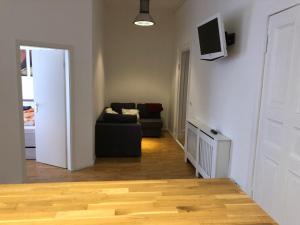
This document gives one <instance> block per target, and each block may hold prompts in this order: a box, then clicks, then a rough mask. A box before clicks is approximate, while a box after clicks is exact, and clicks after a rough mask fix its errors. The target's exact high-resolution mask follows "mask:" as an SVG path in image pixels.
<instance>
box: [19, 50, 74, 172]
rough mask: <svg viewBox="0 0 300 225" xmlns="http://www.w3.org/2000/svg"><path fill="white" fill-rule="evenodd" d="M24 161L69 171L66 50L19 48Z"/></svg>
mask: <svg viewBox="0 0 300 225" xmlns="http://www.w3.org/2000/svg"><path fill="white" fill-rule="evenodd" d="M19 52H20V74H21V87H22V103H21V104H22V107H21V108H23V116H24V140H25V156H26V160H35V161H36V162H38V163H43V164H47V165H51V166H55V167H60V168H64V169H70V165H69V164H70V163H68V162H70V160H69V158H70V147H71V146H70V143H71V135H70V133H71V132H70V117H71V116H70V74H69V71H70V69H69V65H70V63H69V50H68V49H57V48H46V47H36V46H27V45H20V46H19Z"/></svg>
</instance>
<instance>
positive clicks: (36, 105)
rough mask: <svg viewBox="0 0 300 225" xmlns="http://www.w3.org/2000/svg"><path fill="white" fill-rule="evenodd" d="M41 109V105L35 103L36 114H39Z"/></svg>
mask: <svg viewBox="0 0 300 225" xmlns="http://www.w3.org/2000/svg"><path fill="white" fill-rule="evenodd" d="M39 107H40V104H39V103H35V112H36V113H38V112H39Z"/></svg>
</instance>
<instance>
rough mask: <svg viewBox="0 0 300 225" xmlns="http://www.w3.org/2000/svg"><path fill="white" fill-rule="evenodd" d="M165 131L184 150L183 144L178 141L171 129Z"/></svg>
mask: <svg viewBox="0 0 300 225" xmlns="http://www.w3.org/2000/svg"><path fill="white" fill-rule="evenodd" d="M167 131H168V132H169V134H170V135H171V136H172V138H173V139H174V140H175V141H176V142H177V144H178V145H179V146H180V147H181V148H182V150H184V146H183V145H182V144H181V143H180V142H179V141H178V139H177V138H176V135H175V134H174V133H173V132H172V131H170V129H167Z"/></svg>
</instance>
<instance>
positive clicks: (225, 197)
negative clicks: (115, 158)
mask: <svg viewBox="0 0 300 225" xmlns="http://www.w3.org/2000/svg"><path fill="white" fill-rule="evenodd" d="M0 224H10V225H54V224H55V225H102V224H103V225H113V224H116V225H137V224H142V225H148V224H149V225H150V224H151V225H166V224H172V225H194V224H195V225H196V224H197V225H201V224H203V225H204V224H205V225H209V224H210V225H211V224H214V225H222V224H224V225H225V224H226V225H229V224H235V225H242V224H248V225H250V224H252V225H263V224H264V225H270V224H275V223H274V222H273V221H272V219H271V218H270V217H268V216H267V215H266V214H265V213H264V212H263V211H262V210H261V209H260V208H259V207H258V206H257V205H256V204H255V203H254V202H253V201H252V200H250V198H249V197H247V195H245V194H244V193H243V192H241V191H240V189H239V188H238V187H237V186H236V185H235V184H234V183H232V182H231V181H229V180H200V179H188V180H184V179H181V180H156V181H151V180H149V181H142V180H140V181H111V182H109V181H108V182H81V183H70V182H69V183H44V184H23V185H0Z"/></svg>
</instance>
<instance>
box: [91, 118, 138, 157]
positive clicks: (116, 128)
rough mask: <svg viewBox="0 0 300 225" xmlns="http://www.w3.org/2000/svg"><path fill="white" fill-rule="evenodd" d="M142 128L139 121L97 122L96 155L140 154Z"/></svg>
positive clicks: (119, 155)
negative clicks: (120, 122) (121, 122)
mask: <svg viewBox="0 0 300 225" xmlns="http://www.w3.org/2000/svg"><path fill="white" fill-rule="evenodd" d="M141 141H142V128H141V125H140V124H139V123H124V124H119V123H99V122H98V123H97V124H96V131H95V147H96V156H97V157H121V156H122V157H123V156H128V157H129V156H140V155H141Z"/></svg>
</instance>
